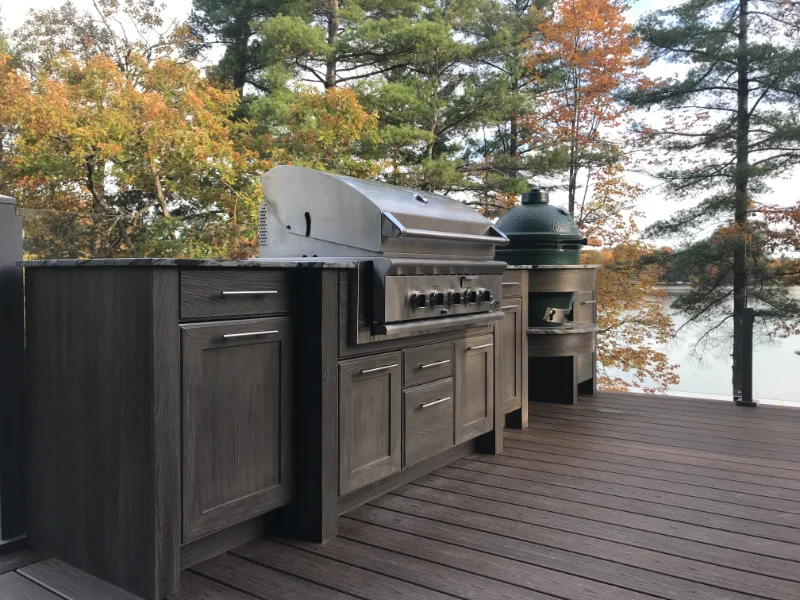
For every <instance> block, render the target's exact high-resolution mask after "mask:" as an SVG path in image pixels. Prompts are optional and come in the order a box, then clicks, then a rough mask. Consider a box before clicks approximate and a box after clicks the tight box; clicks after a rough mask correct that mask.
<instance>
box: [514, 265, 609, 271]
mask: <svg viewBox="0 0 800 600" xmlns="http://www.w3.org/2000/svg"><path fill="white" fill-rule="evenodd" d="M602 266H603V265H508V266H507V267H506V271H522V270H525V271H547V270H550V269H599V268H600V267H602Z"/></svg>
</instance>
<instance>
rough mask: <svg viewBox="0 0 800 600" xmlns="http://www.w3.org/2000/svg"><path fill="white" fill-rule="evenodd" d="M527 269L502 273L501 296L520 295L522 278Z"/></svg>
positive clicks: (513, 296)
mask: <svg viewBox="0 0 800 600" xmlns="http://www.w3.org/2000/svg"><path fill="white" fill-rule="evenodd" d="M527 274H528V272H527V271H505V272H504V273H503V298H519V297H521V296H522V278H523V277H525V276H526V275H527Z"/></svg>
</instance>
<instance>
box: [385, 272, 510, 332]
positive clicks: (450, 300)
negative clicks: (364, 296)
mask: <svg viewBox="0 0 800 600" xmlns="http://www.w3.org/2000/svg"><path fill="white" fill-rule="evenodd" d="M501 283H502V276H501V275H485V274H478V275H467V274H464V275H416V276H393V275H390V276H388V277H386V278H385V279H384V280H383V286H382V287H383V293H382V294H381V293H380V288H376V291H375V298H374V312H373V316H372V318H373V323H391V322H395V321H407V320H416V319H431V318H435V317H440V318H441V317H450V316H454V315H468V314H475V313H484V312H492V311H497V310H500V298H501V297H502V286H501ZM481 293H483V294H490V296H489V298H490V299H488V300H487V299H486V296H484V297H482V298H481V297H480V296H479V294H481ZM459 294H460V297H461V298H460V303H457V302H458V295H459ZM472 294H475V295H476V297H475V298H474V299H471V298H470V296H471V295H472ZM414 295H424V296H425V297H426V298H427V302H426V303H425V306H424V307H421V308H419V307H416V306H413V305H412V302H411V299H412V297H414Z"/></svg>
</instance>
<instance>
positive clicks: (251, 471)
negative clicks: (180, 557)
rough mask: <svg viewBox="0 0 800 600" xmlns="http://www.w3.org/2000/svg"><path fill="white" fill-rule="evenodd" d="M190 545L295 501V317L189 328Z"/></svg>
mask: <svg viewBox="0 0 800 600" xmlns="http://www.w3.org/2000/svg"><path fill="white" fill-rule="evenodd" d="M181 331H182V340H181V341H182V350H183V540H184V541H185V542H186V541H189V540H193V539H197V538H199V537H201V536H203V535H206V534H209V533H212V532H214V531H218V530H220V529H223V528H225V527H228V526H230V525H234V524H236V523H239V522H241V521H244V520H246V519H249V518H250V517H253V516H256V515H258V514H261V513H264V512H267V511H269V510H272V509H274V508H277V507H278V506H281V505H284V504H286V503H287V502H288V500H289V495H290V485H289V483H290V482H289V479H290V457H289V453H290V439H289V437H290V435H289V432H290V431H291V416H290V409H291V390H290V383H291V356H292V350H291V329H290V320H289V318H288V317H273V318H266V319H250V320H246V321H223V322H217V323H210V324H209V323H204V324H196V325H183V326H182V327H181Z"/></svg>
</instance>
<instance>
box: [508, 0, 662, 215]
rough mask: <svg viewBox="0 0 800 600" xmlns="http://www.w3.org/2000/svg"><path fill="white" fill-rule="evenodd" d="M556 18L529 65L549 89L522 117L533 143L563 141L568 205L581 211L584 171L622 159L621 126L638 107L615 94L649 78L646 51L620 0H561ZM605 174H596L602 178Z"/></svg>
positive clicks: (533, 43)
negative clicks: (579, 196) (578, 195)
mask: <svg viewBox="0 0 800 600" xmlns="http://www.w3.org/2000/svg"><path fill="white" fill-rule="evenodd" d="M553 10H554V15H553V19H552V20H548V21H545V22H543V23H542V24H541V25H540V27H539V32H538V35H536V36H534V37H533V38H531V39H530V40H529V42H528V52H529V58H528V61H527V66H528V68H529V69H530V70H531V71H533V72H536V73H538V76H539V78H540V79H541V80H542V81H543V83H545V84H549V92H548V93H547V94H546V95H545V97H544V99H543V101H542V103H541V106H539V109H538V110H536V111H534V112H532V113H530V114H528V115H526V116H525V117H524V119H523V120H524V124H525V126H526V127H527V128H528V129H529V130H530V131H531V140H530V142H531V143H532V144H536V145H537V146H540V147H548V146H550V147H559V146H565V147H566V149H567V152H568V155H569V166H568V169H569V173H568V189H569V205H570V206H569V208H570V212H572V213H574V212H575V203H576V193H577V189H578V182H577V180H578V176H579V171H581V169H588V170H589V172H588V173H587V174H586V177H587V182H586V187H585V189H586V190H588V188H589V184H590V181H591V177H592V170H593V169H594V168H595V167H602V166H605V165H609V164H613V163H614V162H617V160H618V157H617V154H618V149H619V146H620V144H621V143H622V142H624V139H623V138H622V135H621V134H620V133H618V132H617V131H616V130H617V129H618V128H619V127H620V125H622V124H623V122H624V118H625V117H626V115H628V114H629V113H630V112H631V110H632V108H631V107H630V106H628V105H625V104H623V103H620V102H618V101H617V99H616V94H617V93H618V92H619V91H620V89H622V88H624V87H636V88H642V87H646V86H649V85H651V82H650V81H649V80H648V79H647V78H646V77H645V76H644V75H643V73H642V69H643V68H644V67H645V66H646V65H647V64H648V58H647V56H644V55H642V54H641V53H640V52H638V49H639V43H640V42H639V39H638V38H637V37H636V36H635V35H634V34H633V28H632V26H631V24H630V22H629V21H628V20H627V19H626V18H625V13H626V11H627V10H628V5H627V4H626V3H625V2H624V1H622V0H558V1H557V2H556V3H555V5H554V7H553ZM602 175H603V174H602V173H598V174H597V176H599V178H600V180H601V181H602Z"/></svg>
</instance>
